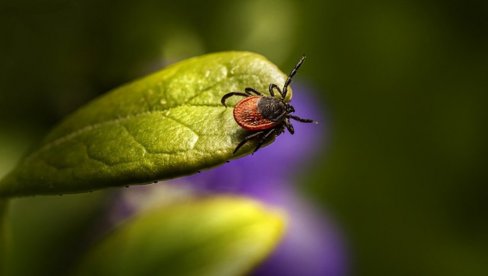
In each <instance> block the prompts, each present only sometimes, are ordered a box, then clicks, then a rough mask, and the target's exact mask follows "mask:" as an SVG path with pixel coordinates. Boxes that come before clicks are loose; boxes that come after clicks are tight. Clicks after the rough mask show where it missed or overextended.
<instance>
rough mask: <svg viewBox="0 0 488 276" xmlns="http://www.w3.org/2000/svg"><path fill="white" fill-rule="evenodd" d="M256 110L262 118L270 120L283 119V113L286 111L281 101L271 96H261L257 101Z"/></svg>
mask: <svg viewBox="0 0 488 276" xmlns="http://www.w3.org/2000/svg"><path fill="white" fill-rule="evenodd" d="M258 111H259V113H261V115H263V118H266V119H269V120H271V121H276V120H277V119H283V118H284V117H283V113H285V112H286V107H285V105H284V104H283V102H282V101H280V100H278V99H275V98H271V97H262V98H261V99H260V100H259V102H258Z"/></svg>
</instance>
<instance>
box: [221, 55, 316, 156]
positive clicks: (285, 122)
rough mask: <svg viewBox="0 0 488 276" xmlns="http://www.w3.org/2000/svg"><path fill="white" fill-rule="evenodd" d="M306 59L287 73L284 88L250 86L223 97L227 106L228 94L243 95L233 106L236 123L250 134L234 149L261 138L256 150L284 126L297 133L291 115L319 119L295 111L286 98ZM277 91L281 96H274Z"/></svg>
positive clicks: (308, 120) (294, 118)
mask: <svg viewBox="0 0 488 276" xmlns="http://www.w3.org/2000/svg"><path fill="white" fill-rule="evenodd" d="M304 60H305V56H303V57H302V58H301V59H300V60H299V61H298V63H297V65H295V68H293V70H292V71H291V73H290V74H289V75H288V78H287V79H286V81H285V84H284V85H283V88H282V89H280V88H279V87H278V85H276V84H274V83H271V84H270V85H269V89H268V90H269V94H270V96H265V95H262V94H261V92H258V91H256V90H255V89H254V88H251V87H247V88H245V89H244V92H229V93H227V94H225V95H224V96H223V97H222V99H221V102H222V104H223V105H224V106H226V104H225V101H226V100H227V98H229V97H232V96H241V97H244V99H242V100H240V101H239V102H238V103H237V104H236V106H235V107H234V113H233V114H234V119H235V121H236V122H237V124H238V125H239V126H241V127H242V128H243V129H245V130H247V131H249V134H248V135H247V136H246V137H244V139H243V140H242V141H241V142H240V143H239V144H238V145H237V147H236V148H235V150H234V153H236V152H237V151H238V150H239V148H240V147H242V146H243V145H244V144H245V143H246V142H248V141H249V140H252V139H258V143H257V146H256V148H255V149H254V152H256V151H257V150H258V149H259V148H260V147H261V146H262V145H263V144H264V143H265V142H266V141H267V140H268V139H269V138H271V137H273V136H278V135H280V134H282V133H283V132H284V131H285V128H286V129H287V130H288V131H289V132H290V133H291V134H293V133H295V131H294V129H293V125H292V124H291V122H290V119H292V120H295V121H299V122H302V123H317V122H315V121H314V120H310V119H303V118H300V117H298V116H295V115H292V114H291V113H293V112H295V108H293V106H292V105H291V104H289V103H287V102H285V99H286V94H287V91H288V87H289V86H290V83H291V80H292V79H293V76H294V75H295V74H296V72H297V70H298V68H300V66H301V65H302V63H303V61H304ZM275 91H277V92H278V94H279V97H275Z"/></svg>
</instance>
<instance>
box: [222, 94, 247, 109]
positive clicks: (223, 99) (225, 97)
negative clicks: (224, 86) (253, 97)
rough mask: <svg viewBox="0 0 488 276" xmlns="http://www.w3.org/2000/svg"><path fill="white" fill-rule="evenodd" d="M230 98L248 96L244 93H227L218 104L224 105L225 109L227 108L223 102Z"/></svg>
mask: <svg viewBox="0 0 488 276" xmlns="http://www.w3.org/2000/svg"><path fill="white" fill-rule="evenodd" d="M232 96H242V97H248V96H249V95H248V94H246V93H243V92H230V93H227V94H225V95H224V96H223V97H222V99H221V100H220V102H221V103H222V105H224V106H225V107H227V105H226V104H225V100H227V98H229V97H232Z"/></svg>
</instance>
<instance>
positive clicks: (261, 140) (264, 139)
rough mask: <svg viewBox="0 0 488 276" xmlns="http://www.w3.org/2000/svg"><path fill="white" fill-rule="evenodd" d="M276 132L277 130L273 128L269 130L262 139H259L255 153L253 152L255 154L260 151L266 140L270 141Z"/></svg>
mask: <svg viewBox="0 0 488 276" xmlns="http://www.w3.org/2000/svg"><path fill="white" fill-rule="evenodd" d="M275 131H276V128H272V129H270V130H268V132H266V133H265V134H264V135H263V136H262V137H261V139H259V142H258V145H257V146H256V148H255V149H254V151H253V152H252V153H253V154H254V153H255V152H256V151H258V149H259V148H261V146H262V145H263V144H264V143H265V142H266V140H267V139H268V137H269V136H270V135H271V134H273V133H274V132H275Z"/></svg>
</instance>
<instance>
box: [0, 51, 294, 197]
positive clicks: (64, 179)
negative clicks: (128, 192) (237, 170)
mask: <svg viewBox="0 0 488 276" xmlns="http://www.w3.org/2000/svg"><path fill="white" fill-rule="evenodd" d="M285 77H286V76H285V75H284V74H283V73H282V72H280V71H279V69H278V68H277V67H276V66H275V65H273V64H272V63H270V62H269V61H268V60H266V59H265V58H264V57H262V56H260V55H257V54H254V53H249V52H223V53H217V54H210V55H205V56H201V57H196V58H191V59H188V60H185V61H182V62H180V63H177V64H175V65H172V66H170V67H168V68H166V69H164V70H162V71H160V72H157V73H154V74H152V75H149V76H147V77H144V78H142V79H140V80H137V81H134V82H132V83H129V84H127V85H124V86H122V87H119V88H117V89H114V90H113V91H111V92H109V93H107V94H106V95H104V96H102V97H100V98H98V99H96V100H94V101H93V102H91V103H89V104H87V105H86V106H84V107H82V108H81V109H79V110H78V111H76V112H75V113H74V114H72V115H71V116H69V117H67V118H66V119H65V120H64V121H63V122H62V123H61V124H59V125H58V126H57V127H56V128H54V129H53V130H52V131H51V132H50V133H49V134H48V135H47V137H46V138H45V139H44V140H43V141H42V143H41V144H40V145H39V147H38V148H37V149H36V150H35V151H33V152H32V153H30V154H29V155H28V156H27V157H26V158H24V159H23V161H21V163H20V164H19V165H18V166H17V167H16V169H15V170H14V171H13V172H11V173H10V174H9V175H7V177H6V178H4V179H3V180H2V181H1V182H0V197H1V196H18V195H34V194H50V193H51V194H52V193H74V192H80V191H88V190H93V189H99V188H104V187H108V186H120V185H128V184H137V183H148V182H151V181H154V180H158V179H167V178H172V177H176V176H181V175H186V174H191V173H195V172H197V171H199V170H201V169H205V168H209V167H212V166H216V165H218V164H221V163H223V162H225V161H226V160H228V159H231V158H233V157H235V156H233V155H232V151H233V150H234V149H235V147H236V146H237V144H238V143H239V142H240V141H241V140H242V137H243V136H244V135H245V132H244V131H243V130H242V129H241V128H240V127H239V126H238V125H237V124H236V123H235V121H234V118H233V116H232V108H231V107H228V108H225V107H224V106H222V105H221V104H220V99H221V98H222V96H223V95H224V94H225V93H227V92H230V91H242V90H243V89H244V88H245V87H254V88H256V89H257V90H260V91H262V92H264V93H267V87H268V85H269V84H270V83H277V84H282V83H283V82H284V80H285ZM290 97H291V95H290ZM237 100H239V98H238V97H234V98H231V99H230V101H229V103H230V106H232V104H233V103H235V102H236V101H237ZM251 150H252V144H248V145H246V146H245V147H243V150H241V151H240V152H239V153H240V154H245V153H250V151H251Z"/></svg>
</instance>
